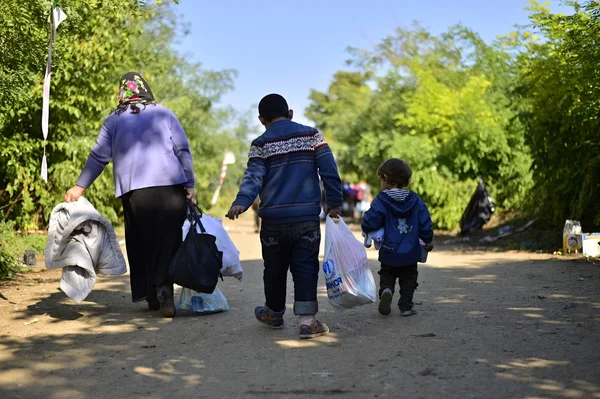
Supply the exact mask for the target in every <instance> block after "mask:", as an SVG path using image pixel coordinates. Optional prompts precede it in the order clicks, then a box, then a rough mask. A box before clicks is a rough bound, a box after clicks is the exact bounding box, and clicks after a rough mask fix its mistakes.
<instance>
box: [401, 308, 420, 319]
mask: <svg viewBox="0 0 600 399" xmlns="http://www.w3.org/2000/svg"><path fill="white" fill-rule="evenodd" d="M415 314H417V311H416V310H415V308H410V309H408V310H402V309H400V316H404V317H408V316H412V315H415Z"/></svg>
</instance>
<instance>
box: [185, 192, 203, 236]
mask: <svg viewBox="0 0 600 399" xmlns="http://www.w3.org/2000/svg"><path fill="white" fill-rule="evenodd" d="M203 214H204V212H202V209H200V207H199V206H198V205H196V204H194V203H193V202H192V201H190V200H188V217H189V219H190V221H191V223H192V226H191V227H190V228H195V227H196V225H198V226H199V227H200V231H201V232H202V234H206V229H204V226H203V225H202V221H201V220H200V219H202V215H203Z"/></svg>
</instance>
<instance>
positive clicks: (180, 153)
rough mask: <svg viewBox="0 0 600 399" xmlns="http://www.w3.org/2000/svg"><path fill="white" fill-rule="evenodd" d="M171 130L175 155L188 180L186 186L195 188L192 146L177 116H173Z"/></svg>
mask: <svg viewBox="0 0 600 399" xmlns="http://www.w3.org/2000/svg"><path fill="white" fill-rule="evenodd" d="M170 129H171V141H173V151H175V155H176V156H177V158H178V159H179V163H181V166H182V167H183V171H184V173H185V177H186V179H187V182H186V183H185V186H186V187H189V188H193V187H194V184H195V178H194V163H193V162H192V153H191V152H190V144H189V142H188V139H187V136H186V135H185V131H184V130H183V127H182V126H181V123H179V120H178V119H177V117H176V116H175V115H172V117H171V123H170Z"/></svg>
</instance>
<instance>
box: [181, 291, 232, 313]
mask: <svg viewBox="0 0 600 399" xmlns="http://www.w3.org/2000/svg"><path fill="white" fill-rule="evenodd" d="M177 309H179V310H185V311H188V312H190V313H194V314H211V313H219V312H227V311H228V310H229V303H228V302H227V298H225V295H223V293H222V292H221V290H220V289H219V288H218V287H217V288H215V290H214V292H213V293H212V294H204V293H201V292H196V291H194V290H191V289H189V288H183V289H182V290H181V295H179V303H178V304H177Z"/></svg>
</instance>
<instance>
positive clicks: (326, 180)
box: [314, 132, 343, 206]
mask: <svg viewBox="0 0 600 399" xmlns="http://www.w3.org/2000/svg"><path fill="white" fill-rule="evenodd" d="M314 148H315V158H316V162H317V168H318V169H319V175H320V176H321V180H322V181H323V187H324V188H325V194H326V196H327V198H326V200H327V205H329V206H342V202H343V197H342V179H341V178H340V174H339V172H338V169H337V165H336V163H335V159H334V158H333V153H332V152H331V148H329V145H328V144H327V142H326V141H325V139H324V137H323V134H322V133H321V132H317V133H316V134H315V143H314Z"/></svg>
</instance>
